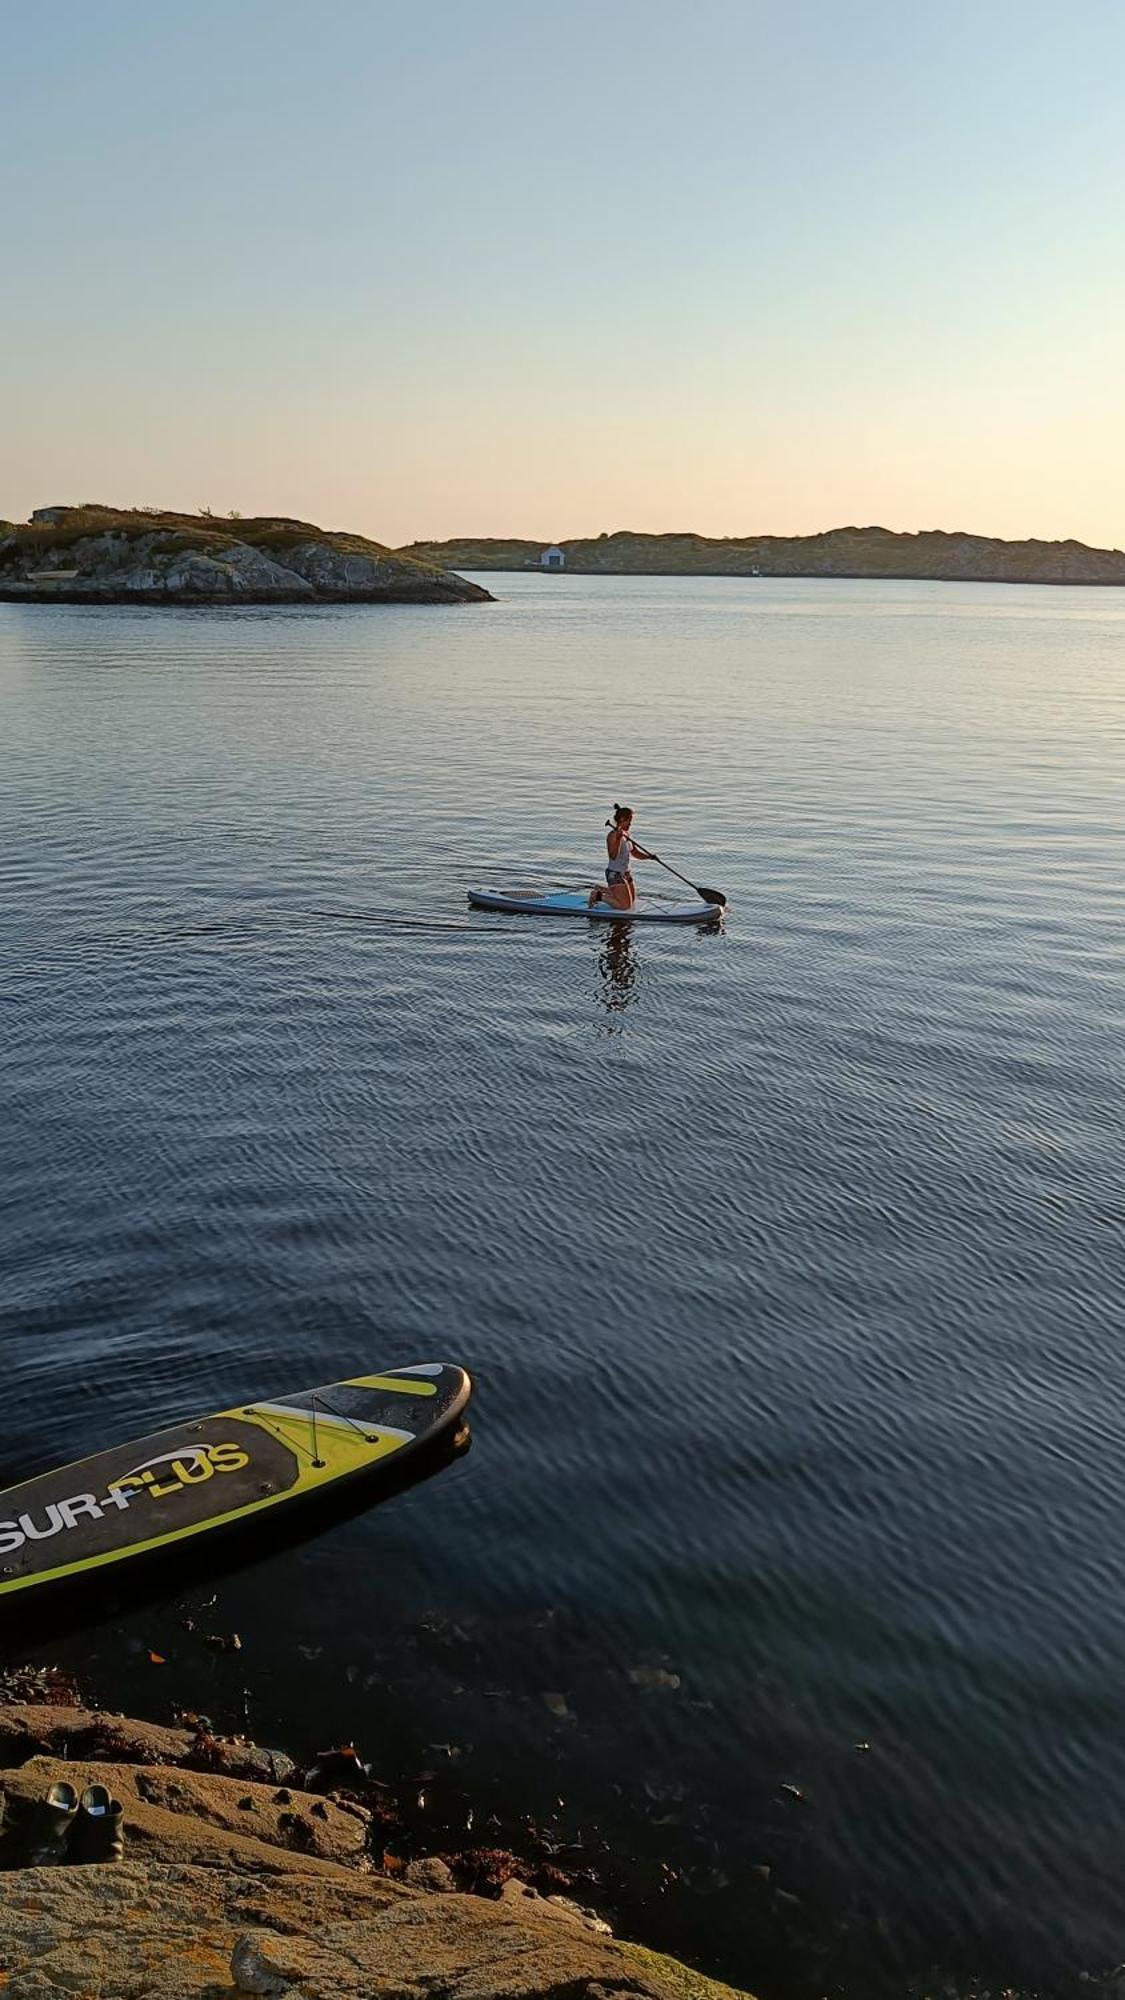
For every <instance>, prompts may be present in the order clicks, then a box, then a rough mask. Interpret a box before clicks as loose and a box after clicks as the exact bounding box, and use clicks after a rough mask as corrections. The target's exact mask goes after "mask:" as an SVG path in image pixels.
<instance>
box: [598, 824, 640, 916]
mask: <svg viewBox="0 0 1125 2000" xmlns="http://www.w3.org/2000/svg"><path fill="white" fill-rule="evenodd" d="M632 825H633V808H632V806H617V805H615V806H614V808H613V818H612V819H611V820H607V821H606V826H607V827H608V829H609V831H608V833H607V834H606V837H605V845H606V853H607V854H608V855H609V861H608V863H607V865H606V871H605V888H604V889H591V891H590V896H589V907H590V909H591V910H592V909H593V907H594V904H595V903H611V904H612V905H613V907H614V909H615V910H630V909H632V907H633V904H634V903H635V902H636V900H637V885H636V883H635V882H634V880H633V862H634V861H652V860H654V859H655V856H654V855H652V854H650V853H649V851H648V849H647V848H646V847H642V846H641V845H640V843H639V841H636V840H634V839H633V836H632Z"/></svg>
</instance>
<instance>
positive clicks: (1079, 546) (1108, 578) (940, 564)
mask: <svg viewBox="0 0 1125 2000" xmlns="http://www.w3.org/2000/svg"><path fill="white" fill-rule="evenodd" d="M397 553H398V554H399V555H400V556H402V557H403V558H404V559H406V560H409V561H412V562H425V563H430V564H435V565H438V566H439V567H440V568H442V569H445V570H454V571H456V572H463V571H465V570H476V571H478V572H480V571H484V572H488V571H492V570H496V571H506V572H508V573H509V574H511V573H517V572H518V573H520V574H525V573H529V572H534V573H535V574H537V575H542V576H715V577H723V576H735V577H742V578H748V579H754V580H757V579H759V578H760V579H761V580H762V581H763V582H766V581H770V580H773V581H776V580H777V579H778V578H790V577H792V578H800V579H802V580H808V581H813V580H815V579H817V578H821V579H827V580H829V581H832V580H836V579H841V578H850V579H852V580H857V581H864V582H870V581H877V582H885V583H891V582H897V583H1043V584H1052V585H1091V584H1096V585H1098V586H1101V587H1106V586H1109V587H1117V588H1122V587H1125V553H1123V552H1122V551H1121V550H1120V549H1095V548H1089V547H1087V545H1086V544H1085V543H1084V542H1076V541H1066V542H1041V541H1023V542H1006V541H1002V540H999V539H998V538H996V537H994V536H988V535H970V534H961V533H946V532H945V531H944V530H937V529H935V530H927V531H924V532H923V533H920V534H916V535H915V534H897V533H895V532H893V531H892V530H891V529H888V528H833V529H830V530H829V531H828V532H827V533H825V534H819V535H760V536H747V537H745V538H743V539H740V538H735V537H731V538H729V539H723V540H719V539H716V538H714V537H711V536H707V535H694V534H675V535H641V534H632V533H629V532H626V531H622V532H619V533H617V534H612V535H598V536H595V537H588V538H585V539H583V538H579V539H577V540H574V541H569V542H560V543H557V544H551V545H550V558H551V560H548V559H547V558H548V550H547V549H545V548H544V546H543V545H542V544H541V543H539V542H531V541H522V540H511V541H505V540H500V539H497V538H491V537H486V538H482V539H480V540H471V539H468V538H465V539H461V540H454V541H445V542H412V543H410V544H409V546H408V547H406V548H403V549H400V550H399V551H398V552H397Z"/></svg>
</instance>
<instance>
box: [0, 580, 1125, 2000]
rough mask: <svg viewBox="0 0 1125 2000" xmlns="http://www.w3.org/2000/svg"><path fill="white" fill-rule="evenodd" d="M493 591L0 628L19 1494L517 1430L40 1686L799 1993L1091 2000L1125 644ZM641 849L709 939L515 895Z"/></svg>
mask: <svg viewBox="0 0 1125 2000" xmlns="http://www.w3.org/2000/svg"><path fill="white" fill-rule="evenodd" d="M489 581H490V582H492V583H493V586H494V587H495V588H497V589H498V591H499V592H500V596H501V601H500V602H499V603H498V604H496V605H495V606H492V607H488V606H485V607H481V608H477V609H472V610H462V611H448V610H445V611H442V610H433V611H431V610H428V609H410V608H401V609H389V610H369V609H363V608H355V609H344V610H340V611H332V610H320V611H308V610H302V609H293V610H280V611H276V612H273V611H271V612H257V611H245V612H232V613H214V614H212V613H206V612H161V611H133V612H118V611H113V610H107V611H104V612H102V611H97V610H86V609H81V610H79V609H67V608H64V607H55V608H39V609H31V608H28V607H17V606H11V605H6V606H0V779H2V783H0V908H2V927H3V950H4V959H3V970H2V978H0V1055H2V1061H3V1100H4V1117H3V1123H2V1128H0V1176H2V1185H0V1193H2V1197H3V1214H4V1235H3V1280H2V1293H0V1353H2V1356H3V1362H4V1384H5V1394H4V1398H3V1404H2V1418H0V1469H2V1470H3V1471H4V1472H5V1473H6V1474H7V1475H8V1476H9V1477H17V1476H21V1475H23V1474H26V1473H27V1472H29V1471H31V1470H33V1469H36V1468H38V1467H41V1466H45V1465H48V1464H51V1463H54V1462H57V1461H60V1460H65V1459H68V1458H71V1457H75V1456H78V1455H80V1454H81V1453H83V1452H85V1451H87V1450H89V1449H92V1448H93V1447H95V1446H97V1445H100V1444H102V1443H108V1442H111V1441H114V1440H116V1439H118V1438H121V1437H127V1436H129V1435H130V1434H136V1433H138V1432H141V1431H144V1430H147V1429H150V1428H152V1427H153V1426H154V1425H155V1424H156V1423H158V1422H160V1421H162V1420H168V1419H172V1418H174V1417H177V1416H179V1415H183V1414H187V1413H190V1412H194V1411H196V1410H198V1409H201V1408H207V1407H211V1406H216V1405H219V1406H221V1405H223V1404H225V1403H228V1402H233V1401H236V1400H240V1399H242V1398H245V1397H249V1396H252V1395H260V1394H265V1393H269V1392H270V1391H275V1392H276V1391H283V1390H286V1389H292V1388H296V1387H299V1386H303V1385H305V1384H309V1383H315V1382H318V1381H327V1380H332V1379H333V1378H335V1377H339V1376H340V1375H342V1374H344V1373H346V1372H348V1371H355V1370H357V1369H366V1368H369V1367H371V1366H373V1365H378V1364H380V1363H385V1362H388V1361H394V1360H396V1359H397V1360H402V1359H418V1358H425V1357H427V1356H430V1355H441V1356H446V1357H448V1358H450V1359H457V1360H462V1361H464V1362H466V1363H467V1364H468V1365H469V1366H470V1367H471V1368H472V1369H473V1370H474V1371H475V1373H476V1374H477V1377H478V1382H479V1390H478V1398H477V1403H476V1416H475V1444H474V1448H473V1451H472V1452H471V1453H470V1454H469V1456H468V1457H467V1458H466V1459H464V1460H462V1461H461V1462H460V1463H459V1464H458V1465H457V1466H456V1467H454V1468H453V1469H452V1470H451V1471H449V1472H446V1473H445V1474H443V1475H442V1476H441V1477H440V1478H439V1479H437V1480H435V1481H433V1482H431V1483H430V1484H427V1485H425V1486H423V1487H420V1488H418V1489H416V1490H415V1491H414V1492H412V1493H410V1494H409V1495H406V1496H404V1497H403V1498H402V1499H400V1500H398V1501H396V1502H394V1503H391V1504H389V1505H388V1506H386V1507H384V1508H383V1509H376V1510H375V1511H373V1512H372V1513H369V1514H367V1515H366V1516H364V1517H362V1518H360V1519H358V1520H356V1521H354V1522H352V1523H350V1524H348V1525H346V1526H344V1527H341V1528H339V1529H338V1530H336V1531H335V1532H334V1533H332V1534H330V1535H327V1536H325V1537H323V1538H322V1539H320V1540H318V1541H316V1542H315V1543H312V1544H309V1545H307V1546H305V1547H304V1548H302V1549H299V1550H290V1551H289V1552H287V1553H279V1554H276V1555H274V1556H272V1557H271V1558H270V1559H269V1560H267V1561H265V1562H263V1563H261V1564H260V1565H258V1566H256V1567H254V1568H252V1569H250V1570H247V1571H246V1572H244V1573H243V1574H241V1575H239V1576H236V1577H233V1578H228V1579H227V1580H225V1581H223V1582H221V1583H220V1584H219V1586H218V1595H217V1601H216V1602H215V1603H214V1604H213V1605H211V1604H208V1603H207V1601H206V1600H207V1597H208V1596H209V1595H210V1593H209V1592H200V1591H198V1590H197V1591H196V1592H195V1594H194V1596H193V1597H189V1598H188V1599H187V1600H186V1601H183V1600H181V1599H179V1598H176V1597H174V1596H173V1597H169V1598H167V1599H166V1600H165V1601H163V1602H162V1603H159V1604H157V1605H156V1606H154V1607H152V1608H151V1609H149V1610H147V1611H145V1612H143V1613H139V1612H136V1613H133V1614H131V1615H130V1617H128V1618H126V1619H125V1620H124V1621H122V1620H121V1619H120V1618H114V1617H113V1616H111V1615H109V1613H108V1611H107V1616H106V1619H105V1621H104V1623H103V1624H102V1625H100V1626H99V1627H98V1628H97V1629H96V1630H95V1631H93V1632H88V1633H86V1634H85V1635H80V1636H75V1637H74V1638H72V1639H70V1640H67V1641H65V1642H64V1643H63V1644H62V1645H57V1646H54V1647H53V1648H51V1654H52V1656H60V1657H62V1658H64V1659H65V1660H67V1661H68V1662H69V1663H71V1664H79V1665H81V1666H82V1668H83V1671H84V1673H85V1677H86V1681H87V1684H88V1685H89V1686H90V1687H91V1688H92V1689H93V1691H95V1692H96V1693H98V1694H100V1695H101V1697H102V1698H103V1699H105V1700H107V1701H110V1702H112V1703H113V1705H117V1706H129V1705H133V1706H136V1707H144V1708H146V1709H147V1710H148V1712H150V1713H157V1712H162V1711H163V1710H165V1709H166V1708H167V1706H168V1705H169V1704H170V1702H171V1701H172V1699H173V1698H174V1697H177V1698H180V1699H189V1700H194V1701H196V1702H198V1703H199V1704H202V1705H206V1706H207V1708H208V1712H209V1713H210V1714H212V1716H213V1717H214V1718H215V1719H216V1721H217V1722H219V1723H221V1724H223V1725H226V1726H239V1724H240V1723H241V1721H242V1719H243V1717H244V1716H245V1717H246V1719H247V1720H248V1722H249V1725H250V1726H251V1727H252V1728H253V1729H254V1730H255V1732H256V1733H257V1734H258V1735H259V1736H260V1737H262V1738H264V1739H265V1740H269V1739H270V1738H271V1737H272V1738H273V1739H275V1740H278V1741H281V1742H284V1743H286V1744H287V1745H288V1746H290V1747H293V1748H296V1749H298V1750H300V1749H302V1748H308V1749H315V1748H317V1747H320V1745H321V1744H322V1743H324V1742H326V1741H331V1740H339V1739H341V1738H346V1737H349V1736H353V1735H354V1737H355V1738H356V1740H357V1741H358V1742H359V1743H360V1744H361V1745H362V1746H363V1747H364V1748H365V1749H366V1750H367V1751H368V1753H369V1754H370V1755H371V1756H372V1757H373V1758H374V1759H375V1761H376V1763H377V1765H379V1766H380V1768H382V1769H384V1770H387V1771H389V1772H392V1773H394V1774H396V1775H398V1776H402V1775H407V1776H413V1775H417V1776H418V1778H419V1782H420V1783H425V1784H428V1785H430V1786H431V1788H433V1789H434V1790H435V1791H436V1792H438V1793H440V1794H441V1797H442V1799H443V1800H444V1801H445V1803H446V1805H448V1806H449V1810H450V1811H453V1810H461V1807H462V1806H463V1808H464V1811H465V1814H466V1816H467V1813H468V1811H469V1810H470V1809H471V1810H472V1811H473V1813H474V1815H475V1816H476V1822H477V1824H478V1825H479V1826H480V1827H481V1829H482V1838H484V1839H488V1838H493V1837H496V1827H495V1823H494V1822H493V1821H492V1820H491V1819H490V1815H492V1814H493V1813H495V1815H496V1816H497V1818H498V1819H499V1820H500V1821H501V1823H502V1825H503V1826H505V1827H506V1826H508V1825H509V1824H510V1823H511V1822H512V1820H513V1819H514V1818H515V1817H517V1816H518V1815H519V1814H521V1813H526V1814H528V1815H531V1816H533V1817H534V1818H536V1819H537V1820H542V1819H544V1818H546V1817H548V1816H550V1815H554V1819H555V1823H556V1825H557V1827H558V1829H559V1831H560V1835H561V1837H562V1838H564V1839H566V1840H569V1841H573V1842H575V1843H578V1842H583V1843H585V1847H586V1851H589V1850H590V1849H591V1848H593V1849H596V1848H597V1846H598V1843H599V1842H607V1843H609V1846H610V1848H611V1849H612V1851H613V1853H614V1854H615V1855H616V1857H617V1859H616V1863H615V1866H616V1869H617V1875H618V1879H619V1899H618V1914H619V1916H620V1919H621V1922H622V1924H623V1927H624V1928H625V1929H627V1930H632V1931H633V1932H634V1933H635V1934H636V1933H640V1934H643V1935H645V1936H647V1937H649V1938H650V1939H652V1940H654V1941H663V1942H665V1943H666V1944H669V1945H670V1946H672V1947H674V1948H677V1949H679V1950H680V1951H682V1952H684V1953H685V1954H686V1955H689V1956H691V1957H693V1958H694V1959H696V1961H697V1962H699V1963H702V1964H705V1965H707V1966H708V1967H710V1968H711V1969H714V1970H716V1971H720V1972H723V1973H725V1974H726V1975H727V1976H729V1977H733V1978H735V1979H738V1980H745V1981H747V1982H749V1981H754V1982H755V1983H756V1984H757V1985H758V1986H759V1988H760V1989H761V1990H763V1991H765V1992H766V1993H768V1994H771V1995H772V1994H779V1995H784V1994H786V1993H787V1992H793V1993H797V1992H808V1993H816V1994H819V1993H821V1992H827V1991H829V1990H833V1991H839V1990H844V1991H846V1992H849V1993H852V1992H854V1993H857V1994H858V1993H859V1992H861V1991H867V1990H869V1989H870V1985H871V1980H872V1978H873V1977H874V1976H875V1974H876V1973H878V1972H879V1971H882V1972H884V1973H886V1975H887V1976H888V1978H890V1979H892V1980H896V1979H901V1977H902V1976H903V1975H906V1974H915V1975H918V1976H922V1975H924V1973H925V1969H926V1968H927V1967H928V1966H930V1965H931V1964H934V1963H936V1964H939V1965H941V1966H944V1967H947V1968H949V1969H950V1970H952V1971H954V1972H956V1973H958V1974H961V1975H965V1974H970V1973H977V1974H979V1975H980V1976H982V1977H985V1978H988V1979H997V1980H1003V1981H1008V1982H1014V1983H1024V1984H1034V1985H1036V1986H1037V1987H1038V1988H1040V1990H1043V1991H1060V1992H1061V1991H1063V1990H1064V1989H1068V1988H1069V1984H1070V1982H1071V1981H1072V1979H1073V1977H1074V1975H1075V1974H1076V1973H1077V1972H1078V1971H1079V1970H1091V1971H1095V1972H1098V1971H1104V1970H1105V1969H1106V1968H1108V1967H1109V1966H1112V1965H1114V1964H1116V1963H1117V1962H1118V1961H1120V1960H1121V1959H1122V1958H1125V1919H1123V1918H1122V1912H1121V1895H1120V1863H1121V1853H1122V1842H1123V1838H1125V1730H1123V1727H1122V1721H1123V1692H1122V1690H1123V1687H1125V1658H1123V1654H1125V1589H1123V1586H1125V1499H1123V1477H1122V1475H1123V1472H1125V1441H1123V1436H1122V1391H1123V1386H1125V1354H1123V1348H1122V1339H1121V1327H1122V1318H1123V1310H1125V1252H1123V1225H1125V1174H1123V1168H1122V1141H1123V1137H1125V1117H1123V1112H1125V1063H1123V1061H1122V1028H1123V1026H1125V1004H1123V998H1122V981H1123V974H1125V950H1123V947H1122V930H1121V926H1122V917H1123V915H1125V898H1123V894H1122V886H1121V862H1122V835H1123V833H1125V786H1123V784H1122V764H1123V750H1125V603H1123V601H1122V598H1121V597H1120V596H1119V595H1118V594H1116V593H1112V592H1109V591H1106V592H1095V591H1085V590H1072V591H1061V590H1060V591H1051V590H1047V589H1004V588H1002V587H995V588H993V587H980V586H966V587H963V588H962V587H960V586H949V585H940V584H934V585H926V584H915V585H894V584H878V585H865V584H862V583H830V582H823V583H792V584H781V583H770V582H764V581H763V582H746V583H739V582H733V581H726V580H723V581H713V582H712V581H705V580H704V581H697V580H692V581H690V582H688V581H680V580H676V579H658V580H644V581H642V580H638V579H596V580H582V579H578V578H561V579H549V580H548V579H538V578H535V577H503V578H499V579H490V580H489ZM621 798H624V799H628V800H631V801H632V802H633V803H634V805H635V806H636V808H637V814H638V831H639V833H640V836H641V838H642V839H644V838H645V837H646V836H647V837H648V838H649V839H651V840H652V842H653V844H654V845H656V846H657V847H658V848H660V849H661V851H662V852H664V853H666V854H667V855H668V856H669V857H670V858H673V859H676V858H682V860H683V861H684V862H685V864H686V865H687V872H688V873H689V874H691V873H694V874H696V875H697V876H698V877H699V879H700V880H702V881H704V882H709V883H717V884H718V885H719V886H721V887H723V888H725V889H726V890H727V892H728V894H729V895H730V897H731V910H730V914H729V917H728V919H727V922H726V925H725V928H724V929H723V930H722V931H721V932H720V933H719V934H717V935H715V934H706V933H703V932H699V933H697V932H695V931H693V930H688V931H686V932H679V931H675V930H671V931H668V932H666V933H662V932H660V931H659V930H652V929H646V928H644V927H638V928H635V929H634V931H633V932H632V933H629V932H627V931H621V932H612V933H607V932H606V931H605V930H602V929H596V928H595V927H593V926H586V925H584V924H574V925H567V924H559V925H558V926H552V925H548V924H545V923H544V924H538V923H535V922H534V921H526V920H525V921H524V922H523V923H521V922H519V921H518V920H515V919H508V918H502V917H489V916H487V915H479V916H477V915H471V914H469V913H468V912H467V911H466V910H465V907H464V889H465V886H466V884H467V883H469V882H471V881H473V880H474V879H476V880H482V879H483V880H489V879H493V880H496V879H500V880H503V879H505V878H506V879H509V880H515V881H527V880H529V879H530V880H541V881H543V882H544V883H574V882H579V881H583V880H588V879H591V875H592V873H593V872H594V871H595V870H596V869H597V867H598V866H600V860H599V856H600V842H601V824H602V820H603V818H604V816H605V813H606V811H607V810H608V808H609V806H610V804H611V803H612V801H613V800H614V799H621ZM663 887H665V888H666V889H667V891H668V893H669V894H670V895H671V897H672V898H673V899H674V900H675V899H677V898H678V897H679V894H680V892H679V891H678V889H677V886H676V884H674V883H672V882H669V881H666V880H665V881H664V883H663ZM185 1603H186V1609H187V1611H188V1612H189V1613H190V1614H191V1615H192V1616H194V1618H195V1620H196V1624H197V1627H198V1629H197V1630H196V1631H195V1632H192V1631H190V1630H188V1629H186V1628H185V1626H184V1624H183V1622H182V1620H183V1617H184V1615H185ZM232 1628H236V1629H237V1630H238V1631H239V1632H240V1634H241V1636H242V1639H243V1650H242V1652H241V1653H240V1654H238V1655H237V1656H230V1655H219V1654H216V1653H214V1652H213V1651H212V1650H210V1649H209V1648H208V1647H207V1646H206V1645H205V1644H204V1643H203V1640H202V1636H201V1635H202V1634H204V1633H206V1632H207V1631H208V1630H218V1631H229V1630H230V1629H232ZM5 1646H6V1649H7V1651H8V1653H9V1654H19V1653H20V1652H21V1650H22V1651H24V1652H26V1651H27V1650H28V1647H27V1646H26V1645H23V1646H21V1641H20V1635H19V1632H18V1631H14V1632H12V1631H10V1632H9V1634H8V1636H7V1638H6V1640H5ZM150 1646H151V1647H153V1648H154V1649H157V1650H159V1651H160V1652H161V1653H162V1654H163V1655H165V1656H166V1658H167V1660H168V1665H167V1666H165V1667H163V1668H158V1667H155V1666H152V1665H150V1663H149V1661H148V1653H147V1649H148V1648H149V1647H150ZM46 1656H47V1655H46V1654H43V1653H41V1654H40V1655H39V1657H46ZM173 1676H174V1677H175V1678H174V1680H173V1678H172V1677H173ZM545 1695H548V1696H550V1698H551V1699H550V1701H545V1700H544V1696H545ZM861 1744H862V1745H870V1748H869V1749H868V1748H863V1749H860V1748H857V1747H856V1746H857V1745H861ZM429 1773H433V1774H434V1775H433V1777H429V1776H427V1774H429ZM785 1785H792V1786H796V1787H798V1788H799V1789H800V1790H801V1791H802V1792H803V1793H804V1794H805V1797H804V1800H803V1802H798V1801H797V1800H795V1799H793V1798H792V1796H791V1795H789V1794H787V1793H786V1792H784V1791H783V1790H782V1789H781V1788H782V1787H783V1786H785ZM457 1800H460V1801H461V1806H457V1805H456V1801H457ZM450 1801H453V1802H454V1804H452V1805H450V1804H449V1802H450ZM560 1801H561V1802H562V1803H559V1802H560ZM443 1809H444V1807H443ZM420 1810H421V1809H420ZM576 1851H577V1849H576ZM572 1858H573V1857H572ZM662 1863H666V1864H667V1866H668V1868H669V1869H670V1870H672V1871H674V1874H673V1875H672V1876H670V1877H669V1876H666V1875H662V1873H661V1864H662ZM766 1866H768V1867H769V1869H770V1871H771V1872H770V1878H769V1880H768V1881H766V1880H765V1879H764V1877H763V1876H762V1874H761V1873H758V1872H755V1871H756V1870H761V1869H762V1868H764V1867H766ZM779 1892H780V1893H779ZM791 1898H797V1899H799V1900H798V1901H796V1902H793V1901H792V1900H789V1899H791Z"/></svg>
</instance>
